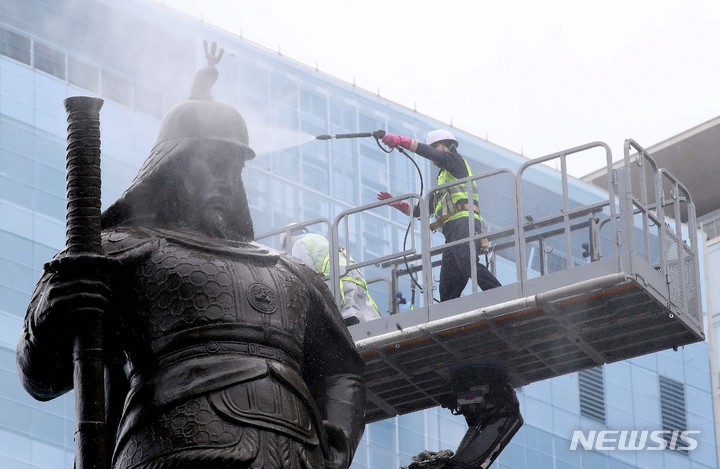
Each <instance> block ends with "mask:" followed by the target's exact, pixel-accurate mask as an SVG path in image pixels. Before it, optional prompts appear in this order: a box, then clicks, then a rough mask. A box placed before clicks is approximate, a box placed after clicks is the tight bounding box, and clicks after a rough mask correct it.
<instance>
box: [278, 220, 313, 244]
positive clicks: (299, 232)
mask: <svg viewBox="0 0 720 469" xmlns="http://www.w3.org/2000/svg"><path fill="white" fill-rule="evenodd" d="M295 225H297V223H290V224H288V225H287V226H286V227H285V228H288V230H287V231H283V232H282V233H281V234H280V244H281V245H282V247H283V249H285V247H286V246H285V242H286V241H287V240H286V238H287V233H288V231H290V238H291V239H292V238H295V237H296V236H302V235H304V234H307V233H309V232H310V231H308V229H307V227H305V226H302V227H297V228H295V229H292V230H290V229H289V228H291V227H293V226H295Z"/></svg>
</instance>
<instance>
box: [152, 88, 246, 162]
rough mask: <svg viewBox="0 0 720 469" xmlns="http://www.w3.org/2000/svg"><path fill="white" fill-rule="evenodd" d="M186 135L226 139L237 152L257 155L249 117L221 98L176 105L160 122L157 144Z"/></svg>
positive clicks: (239, 155)
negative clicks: (247, 119) (250, 130)
mask: <svg viewBox="0 0 720 469" xmlns="http://www.w3.org/2000/svg"><path fill="white" fill-rule="evenodd" d="M186 138H190V139H195V138H202V139H217V140H224V141H227V142H229V143H231V144H234V145H236V146H237V150H238V155H237V156H238V157H240V158H242V159H243V160H250V159H252V158H254V157H255V152H254V151H253V150H252V149H251V148H250V146H249V138H248V130H247V125H246V124H245V119H243V117H242V116H241V115H240V113H239V112H238V111H236V110H235V109H234V108H233V107H231V106H228V105H227V104H224V103H220V102H218V101H206V100H194V99H191V100H189V101H185V102H182V103H179V104H176V105H175V106H173V107H172V108H171V109H170V110H169V111H168V112H167V114H166V115H165V117H164V118H163V120H162V123H161V124H160V131H159V132H158V137H157V141H156V143H155V145H156V146H157V145H161V144H163V143H165V142H171V141H173V140H178V139H186Z"/></svg>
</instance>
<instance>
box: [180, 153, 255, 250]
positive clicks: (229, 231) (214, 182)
mask: <svg viewBox="0 0 720 469" xmlns="http://www.w3.org/2000/svg"><path fill="white" fill-rule="evenodd" d="M244 166H245V162H244V161H243V159H242V158H232V157H227V156H217V155H203V156H198V157H193V158H191V159H190V161H189V162H188V165H187V174H186V175H185V177H184V182H185V188H186V191H187V194H188V195H189V197H190V203H189V207H188V208H189V209H190V210H191V211H193V212H194V213H192V214H188V215H189V219H190V220H192V221H191V222H190V223H191V225H195V226H193V227H192V228H195V229H197V230H198V231H202V232H204V233H206V234H208V235H211V236H214V237H218V238H229V239H241V238H243V236H241V235H242V233H243V226H244V224H246V223H247V222H248V215H249V214H248V213H247V198H246V195H245V187H244V186H243V182H242V177H241V176H242V170H243V167H244Z"/></svg>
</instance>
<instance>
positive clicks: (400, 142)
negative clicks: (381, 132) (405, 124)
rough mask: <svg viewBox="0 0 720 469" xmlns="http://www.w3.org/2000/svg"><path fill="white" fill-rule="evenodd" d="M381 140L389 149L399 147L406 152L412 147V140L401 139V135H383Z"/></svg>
mask: <svg viewBox="0 0 720 469" xmlns="http://www.w3.org/2000/svg"><path fill="white" fill-rule="evenodd" d="M382 140H383V143H384V144H385V145H387V146H389V147H390V148H395V147H398V146H400V147H403V148H407V149H408V150H409V149H410V147H411V146H412V142H413V140H412V139H411V138H408V137H403V136H402V135H395V134H385V136H384V137H383V139H382Z"/></svg>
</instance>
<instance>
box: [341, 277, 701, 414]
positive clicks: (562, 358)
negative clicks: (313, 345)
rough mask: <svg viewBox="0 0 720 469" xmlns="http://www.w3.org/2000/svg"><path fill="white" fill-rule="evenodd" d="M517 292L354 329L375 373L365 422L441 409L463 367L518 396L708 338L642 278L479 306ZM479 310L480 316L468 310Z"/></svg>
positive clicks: (606, 280) (584, 283)
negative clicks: (505, 381)
mask: <svg viewBox="0 0 720 469" xmlns="http://www.w3.org/2000/svg"><path fill="white" fill-rule="evenodd" d="M600 264H602V263H600ZM597 267H598V268H600V269H595V268H592V267H591V266H589V267H588V268H587V269H585V270H586V271H588V273H591V272H592V271H597V270H602V269H601V266H600V265H598V266H597ZM574 273H575V274H577V273H578V272H577V271H575V272H574ZM650 276H651V277H652V274H650ZM550 277H552V276H550ZM557 277H558V278H557V279H555V281H557V282H559V283H560V284H562V282H563V281H564V279H563V278H562V276H560V275H559V276H557ZM534 281H535V283H538V285H546V284H547V283H548V281H551V282H552V281H553V279H552V278H546V277H541V278H537V279H531V280H529V281H528V282H527V285H526V286H525V287H526V290H527V289H532V286H533V285H532V284H533V282H534ZM503 290H505V291H503ZM515 290H516V286H515V285H508V286H504V287H500V288H498V289H495V290H492V291H488V292H481V293H477V294H475V295H471V296H468V297H462V298H458V299H456V300H452V301H449V302H445V303H439V304H436V305H433V306H431V309H432V308H433V307H436V308H437V307H442V310H441V311H440V312H438V314H437V315H436V317H434V318H433V317H429V318H427V317H425V318H424V316H426V315H428V314H430V315H431V316H432V315H433V311H432V310H431V311H427V308H420V309H417V310H413V311H406V312H404V313H400V314H398V315H394V316H389V317H385V318H381V319H378V320H376V321H372V322H371V323H366V325H364V327H363V325H358V326H353V327H351V328H350V330H351V333H352V334H353V336H354V337H355V339H356V344H357V346H358V348H359V349H360V351H361V353H362V355H363V357H364V359H365V362H366V366H367V369H366V373H365V377H366V379H367V385H368V388H367V389H368V406H367V410H366V421H367V422H374V421H377V420H382V419H385V418H389V417H393V416H395V415H400V414H405V413H409V412H414V411H418V410H422V409H426V408H430V407H436V406H440V405H442V403H443V402H444V401H445V399H446V398H447V396H448V395H449V393H450V385H449V375H450V373H451V372H452V370H455V369H457V368H458V367H459V366H462V365H465V364H487V365H493V366H498V367H501V368H503V369H504V370H505V371H506V372H507V373H508V375H509V376H510V377H511V380H512V384H513V385H514V386H515V387H518V386H523V385H526V384H529V383H533V382H536V381H540V380H543V379H546V378H552V377H556V376H560V375H564V374H567V373H572V372H576V371H579V370H583V369H586V368H590V367H593V366H597V365H601V364H603V363H612V362H615V361H619V360H625V359H629V358H632V357H636V356H639V355H643V354H647V353H653V352H657V351H660V350H665V349H669V348H674V347H680V346H682V345H685V344H690V343H693V342H697V341H700V340H703V338H704V337H703V333H702V329H701V327H700V328H698V324H697V322H696V320H695V319H696V318H688V317H683V316H682V314H680V313H679V311H678V309H677V308H675V307H673V305H672V304H668V303H667V302H666V301H665V300H664V299H663V296H662V295H659V294H658V293H657V291H655V286H654V285H653V284H652V283H649V282H648V279H644V278H642V277H639V276H637V275H626V274H624V273H620V274H609V275H605V276H602V277H596V278H590V279H587V280H581V281H579V282H576V283H573V284H569V285H568V284H565V285H564V286H561V287H558V288H556V289H552V290H546V291H544V292H541V293H536V294H533V295H530V296H526V297H524V298H520V299H511V300H508V301H503V302H500V303H496V304H485V305H484V306H480V305H482V303H483V296H485V303H486V302H487V301H493V299H497V298H502V297H504V296H508V295H510V296H512V295H514V294H515V293H516V292H515ZM515 298H518V297H517V296H515ZM473 302H476V303H477V304H478V307H476V308H469V305H471V304H472V303H473ZM453 303H454V304H453ZM453 309H456V311H453ZM413 316H414V317H415V321H413V320H412V317H413ZM424 319H429V321H427V322H425V320H424ZM373 322H375V323H376V324H372V323H373ZM413 322H414V324H413ZM370 326H372V327H373V328H374V329H375V332H372V331H370V330H369V327H370ZM380 328H385V329H386V332H384V333H382V332H380V333H378V332H377V331H378V330H379V329H380ZM362 337H365V338H362Z"/></svg>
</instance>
